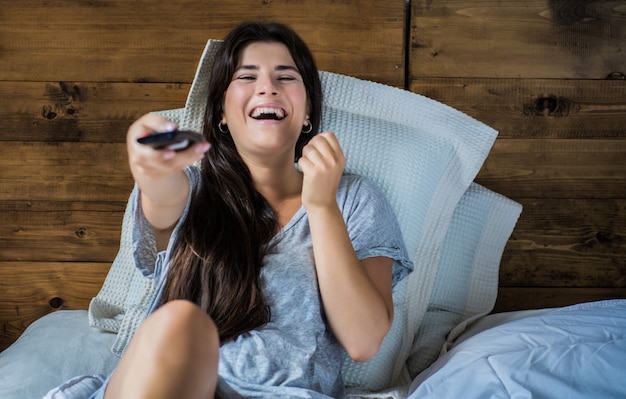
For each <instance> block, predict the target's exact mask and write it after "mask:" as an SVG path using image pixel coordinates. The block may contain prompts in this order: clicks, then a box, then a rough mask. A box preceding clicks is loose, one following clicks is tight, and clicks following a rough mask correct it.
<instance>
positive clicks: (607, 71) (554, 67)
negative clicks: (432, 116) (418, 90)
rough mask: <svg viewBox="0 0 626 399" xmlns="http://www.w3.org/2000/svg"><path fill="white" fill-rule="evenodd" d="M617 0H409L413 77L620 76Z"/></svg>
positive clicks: (623, 27) (625, 38) (622, 22)
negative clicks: (519, 0)
mask: <svg viewBox="0 0 626 399" xmlns="http://www.w3.org/2000/svg"><path fill="white" fill-rule="evenodd" d="M624 5H625V4H624V1H609V2H607V1H600V0H595V1H585V2H579V1H568V0H553V1H545V0H533V1H524V2H518V1H498V0H486V1H484V0H480V1H478V0H452V1H448V0H446V1H443V0H413V1H411V11H412V13H411V39H410V49H411V50H410V66H409V73H410V75H411V77H412V78H417V77H471V78H477V77H481V78H524V79H529V78H530V79H534V78H540V79H555V78H556V79H559V78H561V79H563V78H564V79H604V78H606V77H607V76H609V75H617V76H622V77H623V76H624V75H625V74H626V66H625V65H626V64H625V63H626V59H625V58H624V56H623V54H624V52H625V51H626V13H625V12H624Z"/></svg>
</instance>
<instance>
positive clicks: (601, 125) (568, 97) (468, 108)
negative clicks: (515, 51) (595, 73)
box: [409, 65, 626, 139]
mask: <svg viewBox="0 0 626 399" xmlns="http://www.w3.org/2000/svg"><path fill="white" fill-rule="evenodd" d="M625 67H626V65H625ZM409 87H410V90H411V91H412V92H414V93H418V94H421V95H424V96H426V97H429V98H432V99H433V100H437V101H440V102H442V103H444V104H447V105H449V106H451V107H453V108H456V109H458V110H460V111H462V112H465V113H466V114H468V115H470V116H472V117H474V118H476V119H478V120H479V121H481V122H483V123H486V124H487V125H489V126H491V127H493V128H494V129H496V130H497V131H498V132H499V136H498V137H500V138H537V139H541V138H572V139H609V138H610V139H624V138H626V135H624V121H625V120H626V96H625V95H624V93H626V80H623V79H607V80H581V79H496V78H488V79H487V78H416V79H412V80H411V81H410V85H409Z"/></svg>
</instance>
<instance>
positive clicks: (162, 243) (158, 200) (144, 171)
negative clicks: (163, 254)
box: [126, 114, 209, 251]
mask: <svg viewBox="0 0 626 399" xmlns="http://www.w3.org/2000/svg"><path fill="white" fill-rule="evenodd" d="M175 128H176V124H174V123H173V122H171V121H168V120H167V119H165V118H162V117H160V116H157V115H154V114H147V115H144V116H143V117H141V118H139V119H138V120H137V121H136V122H135V123H133V124H132V125H131V126H130V128H129V129H128V134H127V136H126V145H127V149H128V162H129V165H130V170H131V173H132V175H133V178H134V179H135V182H136V183H137V185H138V186H139V189H140V191H141V205H142V209H143V212H144V215H145V217H146V219H147V220H148V222H150V224H151V225H152V228H153V229H154V234H155V237H156V242H157V250H159V251H160V250H163V249H165V248H166V247H167V243H168V242H169V238H170V235H171V233H172V230H173V228H174V226H175V225H176V222H177V221H178V219H179V218H180V216H181V214H182V212H183V210H184V208H185V205H186V203H187V199H188V198H189V180H188V179H187V176H186V175H185V173H184V172H183V169H184V168H185V167H186V166H188V165H191V164H192V163H194V162H195V161H197V160H198V159H201V158H202V157H203V156H204V153H205V152H206V151H208V149H209V144H208V143H197V144H195V145H194V146H192V147H191V148H189V149H187V150H185V151H179V152H176V151H173V150H155V149H152V148H150V147H148V146H145V145H143V144H139V143H137V138H139V137H142V136H144V135H146V134H148V133H149V132H153V131H159V132H163V131H170V130H173V129H175Z"/></svg>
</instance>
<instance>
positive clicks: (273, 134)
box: [221, 42, 309, 160]
mask: <svg viewBox="0 0 626 399" xmlns="http://www.w3.org/2000/svg"><path fill="white" fill-rule="evenodd" d="M223 109H224V112H223V114H222V118H221V122H222V124H226V125H228V129H229V130H230V134H231V135H232V137H233V140H234V142H235V145H236V146H237V151H238V152H239V153H240V154H241V155H242V157H244V158H249V157H258V156H265V157H267V156H268V155H269V156H271V157H279V156H282V155H284V156H289V157H290V159H292V160H293V154H294V151H295V145H296V142H297V140H298V137H299V135H300V132H301V130H302V128H303V126H304V124H305V121H306V120H307V119H308V112H309V106H308V101H307V94H306V89H305V87H304V83H303V81H302V76H301V75H300V72H299V71H298V70H297V68H296V64H295V62H294V61H293V59H292V57H291V54H290V53H289V50H288V49H287V47H286V46H285V45H284V44H282V43H276V42H269V43H268V42H254V43H251V44H249V45H248V46H246V47H245V48H244V49H243V51H242V52H241V54H240V56H239V65H237V68H236V70H235V73H234V75H233V77H232V80H231V82H230V85H229V86H228V89H227V90H226V93H225V95H224V108H223Z"/></svg>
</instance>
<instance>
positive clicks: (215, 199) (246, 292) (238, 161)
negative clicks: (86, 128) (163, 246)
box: [161, 22, 322, 342]
mask: <svg viewBox="0 0 626 399" xmlns="http://www.w3.org/2000/svg"><path fill="white" fill-rule="evenodd" d="M259 41H262V42H278V43H282V44H284V45H285V46H286V47H287V48H288V49H289V52H290V54H291V57H292V58H293V60H294V62H295V63H296V66H297V68H298V70H299V72H300V74H301V76H302V79H303V81H304V85H305V88H306V92H307V99H308V101H309V104H310V111H311V112H310V122H311V124H312V125H313V132H312V133H315V132H317V131H318V129H319V124H320V119H321V107H322V105H321V104H322V91H321V84H320V80H319V76H318V72H317V67H316V65H315V61H314V58H313V56H312V54H311V52H310V50H309V49H308V47H307V45H306V44H305V43H304V41H303V40H302V39H301V38H300V37H299V36H298V35H297V34H296V33H295V32H294V31H293V30H292V29H291V28H289V27H288V26H286V25H283V24H278V23H260V22H248V23H243V24H241V25H239V26H237V27H235V28H234V29H233V30H232V31H231V32H230V33H229V34H228V35H227V36H226V38H225V39H224V43H223V46H222V48H221V50H220V52H219V54H217V57H216V60H215V64H214V65H213V71H212V74H211V77H210V80H209V95H208V104H207V109H206V114H205V123H204V135H205V136H206V138H207V140H208V141H209V142H210V143H211V144H212V146H211V149H210V150H209V152H208V153H207V155H206V156H205V158H204V159H203V161H202V164H201V174H202V183H201V185H200V188H199V189H198V190H197V192H196V193H195V195H194V197H193V198H192V202H191V205H190V210H189V213H188V216H187V218H186V220H185V221H184V222H183V225H182V227H181V231H180V233H179V238H178V242H177V245H176V247H175V249H174V251H173V254H172V261H171V264H170V267H169V270H168V273H167V277H166V279H167V280H166V282H165V287H164V291H163V296H162V299H161V302H162V303H165V302H167V301H170V300H174V299H188V300H191V301H193V302H195V303H196V304H198V305H199V306H200V307H201V308H202V309H203V310H205V311H206V312H207V313H208V314H209V315H210V316H211V318H212V319H213V321H214V322H215V324H216V325H217V328H218V330H219V334H220V339H221V340H222V342H224V341H227V340H230V339H233V338H235V337H237V336H238V335H240V334H242V333H244V332H246V331H249V330H252V329H254V328H257V327H260V326H262V325H264V324H265V323H267V322H268V321H269V320H270V309H269V307H268V306H267V303H266V301H265V298H264V296H263V292H262V287H261V286H260V272H261V268H262V266H263V258H264V256H265V254H266V251H267V249H268V248H267V245H268V243H269V241H270V239H271V238H272V236H273V235H274V234H275V233H276V232H277V230H278V221H277V219H276V214H275V212H274V210H273V209H272V208H271V207H270V205H269V203H268V202H267V200H266V199H265V198H264V197H263V196H262V195H261V194H260V193H259V192H258V191H257V190H256V189H255V187H254V182H253V180H252V176H251V174H250V171H249V169H248V167H247V166H246V164H245V163H244V161H243V160H242V158H241V157H240V156H239V153H238V152H237V149H236V147H235V144H234V142H233V140H232V138H231V137H230V135H229V134H225V133H222V132H220V131H219V129H218V123H219V121H220V118H221V115H222V109H223V98H224V94H225V92H226V90H227V89H228V86H229V84H230V81H231V79H232V76H233V74H234V72H235V70H236V68H237V66H238V63H239V57H240V54H241V52H242V51H243V49H244V48H245V47H246V46H247V45H249V44H250V43H253V42H259ZM312 133H309V134H301V135H300V137H299V139H298V142H297V144H296V153H295V154H294V155H295V159H297V158H298V157H299V156H300V155H301V153H302V147H304V145H306V143H307V142H308V140H310V138H311V137H312V136H313V134H312Z"/></svg>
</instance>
